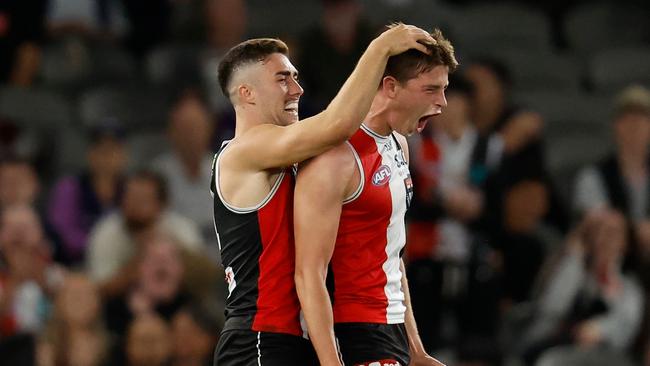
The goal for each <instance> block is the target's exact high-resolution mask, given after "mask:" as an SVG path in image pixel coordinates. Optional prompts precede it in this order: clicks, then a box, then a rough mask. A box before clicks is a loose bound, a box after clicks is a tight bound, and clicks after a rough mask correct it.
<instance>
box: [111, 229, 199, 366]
mask: <svg viewBox="0 0 650 366" xmlns="http://www.w3.org/2000/svg"><path fill="white" fill-rule="evenodd" d="M141 250H142V252H141V253H138V255H137V258H136V259H135V260H134V264H133V273H132V279H131V281H130V282H129V284H128V288H127V290H126V292H125V293H124V294H122V295H121V296H117V297H113V298H109V299H108V300H107V301H106V303H105V318H106V323H107V326H108V330H109V331H110V332H111V334H113V335H114V336H115V337H117V339H124V338H125V336H126V334H127V332H128V328H129V325H130V324H132V322H134V321H135V319H137V318H138V316H140V315H145V314H155V315H156V316H159V317H161V319H163V320H164V321H165V322H169V321H170V320H171V319H172V318H173V317H174V315H175V314H176V313H177V312H178V311H179V310H180V309H181V308H182V307H183V306H185V305H186V304H188V303H189V302H190V301H191V300H192V298H191V297H190V295H189V294H188V293H187V292H186V291H185V288H184V287H183V279H184V275H185V267H184V263H183V260H182V249H181V248H180V246H179V244H178V243H176V242H175V241H174V239H173V238H171V237H170V236H169V235H165V234H164V233H155V234H153V235H152V236H150V237H149V238H148V239H147V241H146V242H145V243H143V247H142V248H141ZM122 346H124V345H120V344H116V352H113V353H114V355H113V356H114V357H119V355H120V354H121V353H122V350H123V348H122ZM127 348H128V347H127ZM118 360H119V358H118V359H114V361H116V362H117V361H118Z"/></svg>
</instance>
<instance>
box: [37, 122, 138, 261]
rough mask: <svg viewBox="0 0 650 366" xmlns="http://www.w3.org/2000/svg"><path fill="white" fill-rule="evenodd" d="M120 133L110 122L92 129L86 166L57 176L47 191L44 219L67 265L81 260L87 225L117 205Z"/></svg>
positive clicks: (120, 172)
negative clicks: (55, 181) (48, 196)
mask: <svg viewBox="0 0 650 366" xmlns="http://www.w3.org/2000/svg"><path fill="white" fill-rule="evenodd" d="M122 137H123V130H122V128H121V127H119V126H117V125H114V124H105V125H101V126H98V127H97V128H95V129H93V130H92V131H91V133H90V146H88V149H87V151H86V168H84V169H83V170H82V171H81V172H80V173H78V174H76V175H72V176H68V177H64V178H62V179H61V180H59V181H58V182H57V183H56V185H55V187H54V188H53V190H52V193H50V198H49V206H48V221H49V222H51V224H52V226H53V228H54V230H55V231H56V233H57V235H58V237H59V239H60V241H61V247H62V252H63V253H62V254H63V257H64V258H65V259H66V263H68V264H69V265H73V266H74V265H77V264H81V263H83V261H84V259H85V254H86V247H87V243H88V235H89V233H90V230H91V228H92V227H93V225H95V223H96V222H97V221H98V220H99V219H100V218H101V217H102V216H103V215H105V214H106V213H108V212H109V211H110V210H112V209H114V208H116V206H117V205H118V202H119V199H120V193H121V191H122V186H123V183H124V182H123V181H124V175H125V168H126V161H127V155H126V149H125V146H124V143H123V141H122Z"/></svg>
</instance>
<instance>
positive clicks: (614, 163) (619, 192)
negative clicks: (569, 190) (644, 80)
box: [574, 86, 650, 222]
mask: <svg viewBox="0 0 650 366" xmlns="http://www.w3.org/2000/svg"><path fill="white" fill-rule="evenodd" d="M612 128H613V132H614V142H615V151H612V152H611V153H610V154H608V156H607V157H606V158H605V159H603V160H602V161H600V162H599V163H598V164H596V165H595V166H589V167H586V168H584V169H583V170H582V171H581V172H580V174H579V175H578V179H577V181H576V187H575V190H574V195H575V196H574V208H575V210H576V211H577V212H578V213H579V214H581V215H583V214H587V213H589V211H591V210H594V209H596V210H597V209H602V208H605V207H609V208H614V209H617V210H620V211H621V212H622V213H623V214H624V215H625V216H626V217H627V218H628V219H629V220H632V221H633V222H638V221H641V220H643V219H647V218H649V217H650V205H649V204H648V200H649V199H650V179H649V175H650V174H649V172H650V169H649V167H650V160H649V158H648V147H649V144H650V90H648V89H646V88H645V87H641V86H631V87H628V88H627V89H625V90H624V91H623V92H621V93H620V94H619V95H618V97H617V98H616V101H615V112H614V118H613V121H612Z"/></svg>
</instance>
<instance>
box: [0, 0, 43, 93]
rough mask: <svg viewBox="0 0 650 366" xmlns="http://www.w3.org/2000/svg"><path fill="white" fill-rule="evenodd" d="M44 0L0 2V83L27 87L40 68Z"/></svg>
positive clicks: (9, 0)
mask: <svg viewBox="0 0 650 366" xmlns="http://www.w3.org/2000/svg"><path fill="white" fill-rule="evenodd" d="M47 5H48V0H3V1H1V2H0V84H4V83H9V84H13V85H18V86H29V85H31V84H32V83H33V81H34V79H35V78H36V75H37V73H38V70H39V67H40V59H41V45H40V44H41V43H42V41H43V38H44V35H45V14H46V10H47Z"/></svg>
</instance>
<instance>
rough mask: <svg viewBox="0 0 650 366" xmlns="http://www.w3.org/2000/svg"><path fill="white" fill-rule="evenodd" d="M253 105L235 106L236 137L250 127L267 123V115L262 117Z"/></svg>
mask: <svg viewBox="0 0 650 366" xmlns="http://www.w3.org/2000/svg"><path fill="white" fill-rule="evenodd" d="M252 107H254V106H237V107H235V137H234V138H237V137H239V136H241V135H243V134H244V133H246V131H248V130H250V129H251V128H253V127H255V126H257V125H261V124H263V123H268V122H269V121H266V120H268V118H267V117H264V116H263V115H262V113H260V112H259V110H258V109H257V108H252Z"/></svg>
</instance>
